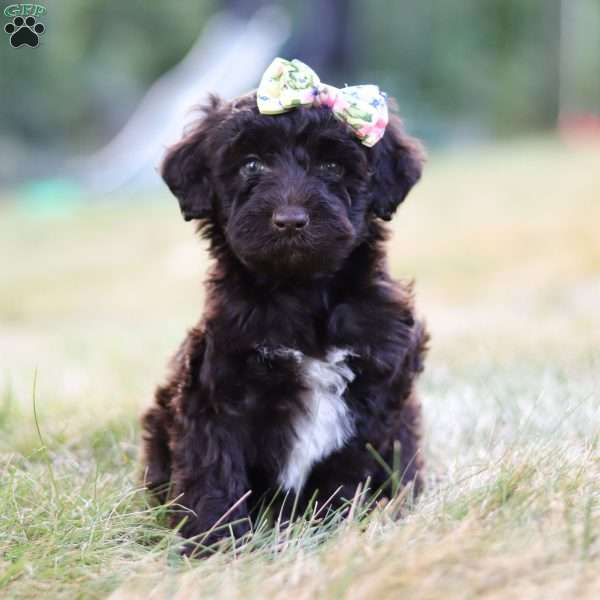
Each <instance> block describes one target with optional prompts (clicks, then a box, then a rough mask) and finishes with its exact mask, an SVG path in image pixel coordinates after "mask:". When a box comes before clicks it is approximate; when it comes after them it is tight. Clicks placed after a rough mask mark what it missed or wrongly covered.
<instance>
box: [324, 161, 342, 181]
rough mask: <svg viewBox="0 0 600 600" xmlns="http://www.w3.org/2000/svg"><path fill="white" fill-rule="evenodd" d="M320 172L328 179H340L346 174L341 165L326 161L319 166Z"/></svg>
mask: <svg viewBox="0 0 600 600" xmlns="http://www.w3.org/2000/svg"><path fill="white" fill-rule="evenodd" d="M318 169H319V172H320V173H322V174H323V175H326V176H328V177H333V178H335V179H339V178H340V177H341V176H342V175H343V174H344V167H342V165H340V164H339V163H336V162H333V161H331V160H326V161H323V162H321V163H319V164H318Z"/></svg>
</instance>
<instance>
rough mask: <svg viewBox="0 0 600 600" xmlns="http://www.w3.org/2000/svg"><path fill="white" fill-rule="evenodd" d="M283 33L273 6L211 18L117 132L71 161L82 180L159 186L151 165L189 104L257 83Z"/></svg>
mask: <svg viewBox="0 0 600 600" xmlns="http://www.w3.org/2000/svg"><path fill="white" fill-rule="evenodd" d="M289 33H290V24H289V19H288V17H287V15H286V14H285V12H283V11H282V10H281V9H280V8H278V7H275V6H269V7H264V8H262V9H260V10H259V11H257V12H256V14H255V15H254V16H253V17H252V18H251V19H250V20H248V21H245V20H242V19H240V18H238V17H235V16H234V15H232V14H231V13H219V14H217V15H215V16H213V17H211V19H210V21H209V22H208V23H207V25H206V27H205V28H204V31H203V33H202V35H201V36H200V37H199V38H198V40H197V41H196V43H195V44H194V46H193V47H192V48H191V50H190V51H189V52H188V54H187V55H186V56H185V58H184V59H183V60H182V61H181V62H180V63H179V64H178V65H177V66H175V67H174V68H173V69H171V70H170V71H169V72H167V73H165V74H164V75H163V76H162V77H160V79H158V80H157V81H156V83H154V84H153V85H152V87H151V88H150V89H149V90H148V92H147V93H146V95H145V96H144V98H143V100H142V101H141V103H140V105H139V106H138V108H137V109H136V111H135V112H134V113H133V115H132V116H131V118H130V119H129V121H128V122H127V123H126V124H125V126H124V127H123V129H121V131H120V132H119V133H118V134H117V135H116V136H115V138H114V139H113V140H111V141H110V142H109V143H108V144H107V145H106V146H105V147H104V148H102V149H101V150H99V151H98V152H96V153H95V154H93V155H91V156H88V157H85V158H84V159H82V160H80V161H77V163H76V164H73V165H72V166H73V167H74V170H75V171H77V173H78V176H79V178H80V179H81V182H82V184H83V185H84V186H85V187H86V188H88V190H89V191H91V192H92V193H99V194H102V193H109V192H112V191H114V190H116V189H117V188H120V187H122V186H124V185H125V184H127V183H129V182H132V181H133V180H135V182H136V183H139V184H143V185H152V184H158V183H159V181H160V179H159V177H158V176H157V174H156V167H157V165H158V164H159V162H160V160H161V158H162V156H163V154H164V150H165V148H166V146H168V145H169V144H172V143H173V142H175V141H177V140H178V139H179V138H180V137H181V134H182V131H183V129H184V127H185V124H186V122H187V121H188V120H189V119H190V115H191V110H190V109H191V108H193V107H194V106H195V105H198V104H199V103H201V102H203V101H204V100H205V99H206V98H207V96H208V94H209V93H210V92H215V93H217V94H219V95H220V96H223V97H224V98H231V97H234V96H237V95H239V94H241V93H242V92H245V91H249V90H250V89H253V88H255V87H256V86H257V84H258V81H259V79H260V76H261V75H262V73H263V71H264V69H265V68H266V67H267V65H268V64H269V63H270V62H271V60H272V59H273V57H274V56H275V55H276V54H277V51H278V50H279V48H280V47H281V46H282V44H283V43H284V42H285V41H286V39H287V38H288V36H289ZM191 116H192V117H193V114H192V115H191Z"/></svg>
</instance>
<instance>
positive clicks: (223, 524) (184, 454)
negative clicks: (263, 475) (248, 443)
mask: <svg viewBox="0 0 600 600" xmlns="http://www.w3.org/2000/svg"><path fill="white" fill-rule="evenodd" d="M236 429H237V428H236V427H235V425H234V424H232V423H217V422H215V421H203V422H199V421H196V420H194V421H191V422H190V421H187V423H186V426H185V430H183V431H180V432H179V434H178V435H177V444H176V446H175V448H174V453H173V489H172V496H173V498H174V499H175V501H176V503H177V505H178V506H179V507H180V508H179V509H178V510H177V511H175V512H174V514H173V516H172V525H173V526H179V532H180V533H181V535H183V536H184V537H186V538H190V537H194V538H195V539H194V542H193V543H190V544H189V545H187V546H186V547H185V548H184V550H183V551H184V553H186V554H194V555H198V554H199V553H203V552H202V549H201V548H202V547H207V546H211V545H213V544H214V543H215V542H218V541H219V540H221V539H223V538H226V537H231V536H232V535H233V537H234V538H239V537H241V536H243V535H244V533H246V532H247V531H248V530H249V528H250V522H249V515H248V504H247V501H246V494H247V492H248V491H249V490H248V477H247V472H246V465H245V460H244V453H243V448H242V443H241V436H240V435H239V434H238V433H236ZM197 544H200V545H201V546H200V547H199V548H198V547H197ZM198 550H199V551H198Z"/></svg>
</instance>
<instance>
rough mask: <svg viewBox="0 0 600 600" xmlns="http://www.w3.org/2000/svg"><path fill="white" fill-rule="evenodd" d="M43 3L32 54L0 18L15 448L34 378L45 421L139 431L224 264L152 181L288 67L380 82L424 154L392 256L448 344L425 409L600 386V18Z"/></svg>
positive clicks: (0, 343) (406, 4)
mask: <svg viewBox="0 0 600 600" xmlns="http://www.w3.org/2000/svg"><path fill="white" fill-rule="evenodd" d="M38 4H39V5H40V6H42V7H43V10H42V12H43V13H44V14H41V15H39V16H38V17H37V18H38V20H39V21H40V22H41V23H43V24H44V25H45V31H44V33H43V34H41V35H40V43H39V46H37V47H35V48H32V47H27V46H20V47H18V48H14V47H12V46H11V44H10V35H9V34H7V33H6V32H5V31H4V25H5V24H6V23H9V22H11V21H12V19H13V18H14V17H13V16H11V15H13V14H14V10H19V9H18V8H17V9H15V8H14V6H15V5H14V3H12V2H3V4H2V7H3V9H5V10H4V11H3V12H2V14H0V17H1V18H2V19H3V27H2V31H0V155H1V156H2V160H0V429H1V428H2V427H4V431H5V432H10V435H9V436H8V433H6V435H7V436H8V437H5V438H4V439H5V440H7V442H6V443H7V444H8V445H9V446H10V445H11V444H13V445H14V444H17V445H18V444H22V443H26V442H25V441H24V440H27V439H31V435H34V432H33V429H32V428H31V422H30V421H29V420H27V419H25V420H23V421H22V423H23V426H22V427H17V426H16V425H15V423H16V422H17V421H18V418H15V417H18V416H19V415H22V414H27V413H28V412H29V411H30V407H31V383H32V378H33V372H34V370H35V368H36V367H37V368H38V372H39V382H38V389H39V394H40V397H41V398H42V399H43V402H42V401H40V407H42V408H41V409H40V410H43V407H47V410H48V411H49V412H51V413H52V414H53V415H56V414H62V415H63V416H64V419H63V420H60V419H59V420H55V421H53V423H52V425H50V424H49V423H46V426H48V427H50V426H52V427H54V429H56V430H58V431H62V429H61V427H63V426H64V427H65V428H67V429H68V428H71V429H72V428H79V430H85V429H81V423H82V420H87V419H89V422H90V424H91V425H90V426H91V427H93V428H95V427H96V426H98V424H99V423H103V422H104V421H105V420H106V419H109V418H112V416H114V415H115V414H116V415H119V417H118V422H119V423H123V422H126V423H132V424H134V423H135V422H136V420H135V419H136V414H137V412H138V410H139V406H140V405H141V404H142V403H144V402H145V401H147V400H148V398H150V397H151V394H152V389H153V387H154V385H155V384H156V383H157V382H158V381H159V380H160V379H161V376H162V375H161V374H162V373H164V365H165V362H166V360H167V357H168V356H169V355H170V354H171V353H172V352H173V350H174V349H175V348H176V346H177V344H178V343H179V340H180V339H181V338H182V336H183V334H184V332H185V330H186V328H187V327H189V326H190V325H192V324H193V323H194V322H195V320H196V319H197V318H198V315H199V313H200V310H201V303H202V297H203V290H202V284H201V282H202V279H203V276H204V272H205V269H206V267H207V256H206V254H205V252H204V251H203V247H202V245H201V244H200V243H199V242H198V240H197V238H196V236H195V235H194V231H193V224H186V223H184V222H183V221H182V219H181V217H180V214H179V210H178V207H177V205H176V202H175V201H174V199H173V198H172V197H171V196H170V194H169V192H168V190H167V189H166V187H165V186H164V185H163V183H162V181H161V180H160V177H159V176H158V174H157V172H156V167H157V165H158V164H159V162H160V159H161V157H162V155H163V153H164V149H165V147H166V146H167V145H168V144H170V143H172V142H174V141H175V140H177V139H178V138H179V137H180V135H181V132H182V129H183V127H184V125H185V123H186V122H187V121H188V120H189V119H190V118H192V117H193V112H192V111H191V107H193V106H194V105H196V104H198V103H201V102H202V101H203V100H204V99H205V98H206V95H207V94H208V93H209V92H217V93H219V94H222V95H223V96H225V97H232V96H235V95H237V94H239V93H242V92H245V91H247V90H250V89H252V88H254V87H256V85H257V83H258V81H259V79H260V76H261V74H262V72H263V70H264V69H265V67H266V66H267V65H268V64H269V63H270V61H271V60H272V59H273V57H275V56H277V55H280V56H284V57H290V58H291V57H297V58H300V59H302V60H304V61H305V62H307V63H308V64H309V65H311V66H312V67H313V68H314V69H315V70H316V71H317V72H318V73H319V75H320V76H321V78H322V80H323V81H325V82H328V83H332V84H334V85H337V86H342V85H343V84H344V83H348V84H350V85H353V84H357V83H368V82H372V83H377V84H379V85H380V87H381V88H382V89H384V90H386V91H387V92H388V93H389V94H390V95H392V96H394V97H395V98H396V99H397V102H398V106H399V111H400V113H401V115H402V116H403V118H404V120H405V122H406V125H407V128H408V130H409V131H410V132H411V133H412V134H414V135H416V136H418V137H421V138H422V139H423V140H424V141H425V144H426V146H427V147H428V151H429V162H428V165H427V167H426V170H425V175H424V178H423V181H422V182H421V183H420V184H419V185H418V186H417V187H416V189H415V190H414V191H413V192H412V193H411V195H410V196H409V198H408V200H407V201H406V203H405V205H403V206H402V207H401V209H400V210H399V211H398V214H397V217H396V218H395V219H394V221H393V223H392V230H393V237H392V240H391V242H390V247H389V255H390V263H391V268H392V271H393V274H394V275H395V276H397V277H407V278H416V280H417V287H416V290H417V296H418V306H419V307H420V310H421V312H422V313H423V314H425V315H426V316H427V318H428V321H429V324H430V328H431V329H432V331H433V340H434V341H433V344H432V348H433V350H432V356H431V361H430V364H429V368H428V372H427V376H426V380H425V382H426V383H425V385H427V386H429V391H430V397H431V398H434V399H435V398H436V397H437V398H438V400H439V401H441V402H448V398H447V390H448V389H451V388H452V385H455V386H458V387H456V390H458V391H456V393H455V394H454V396H453V397H454V398H455V399H456V402H457V403H458V405H460V403H461V402H466V398H467V396H468V397H474V396H475V394H474V392H472V391H471V392H468V391H465V390H466V388H464V387H461V386H467V385H471V384H472V383H473V381H474V377H476V376H480V381H481V382H482V385H483V383H487V382H489V381H490V374H491V373H496V372H497V373H501V374H503V375H502V377H503V378H504V379H502V381H503V382H506V385H508V386H509V388H510V392H509V393H507V394H505V395H504V396H503V398H504V399H507V398H510V399H512V398H513V391H518V390H513V387H514V386H517V387H518V386H519V385H520V384H517V383H515V381H514V378H513V375H512V374H513V373H514V369H517V370H519V369H520V372H524V373H525V375H524V377H525V379H523V380H522V381H528V382H534V381H542V380H544V377H546V375H545V373H546V370H545V369H547V368H550V369H551V373H552V375H551V379H552V378H553V379H552V381H554V380H555V379H557V378H559V379H560V378H563V379H565V378H566V379H568V378H570V377H571V376H574V375H573V374H574V373H575V371H569V370H568V369H569V368H571V367H570V366H569V365H571V366H572V365H575V366H574V367H573V368H575V369H576V372H577V373H579V374H581V369H584V370H585V377H586V378H587V379H585V380H586V381H588V382H590V381H592V379H593V377H596V376H595V375H592V374H593V373H595V372H597V371H600V369H596V370H594V369H592V366H593V365H596V366H597V365H598V354H597V350H596V348H598V347H599V344H600V320H599V317H598V312H597V308H598V304H599V302H600V236H599V235H598V224H599V223H600V1H599V0H444V2H439V1H435V0H421V1H420V2H413V1H408V0H373V1H370V2H365V1H359V0H327V1H320V0H304V1H303V2H291V1H287V2H271V3H268V2H262V1H260V0H222V1H217V0H204V1H200V0H194V1H191V0H189V1H188V0H178V1H177V2H150V1H149V0H128V1H127V2H122V1H121V0H102V1H100V0H69V1H63V2H45V3H44V2H39V3H38ZM11 11H12V12H11ZM7 12H8V13H9V14H7ZM525 365H527V368H525ZM534 365H537V366H534ZM548 365H554V366H553V367H549V366H548ZM527 369H529V370H527ZM552 369H554V370H552ZM565 369H567V371H565ZM566 372H568V373H569V376H568V377H567V376H566V375H565V373H566ZM477 374H479V375H477ZM499 376H500V375H499ZM582 376H583V375H582ZM590 378H592V379H590ZM593 381H594V382H595V381H596V379H593ZM451 382H454V384H452V383H451ZM503 385H504V384H503ZM586 385H587V384H586ZM593 385H595V384H593ZM593 385H592V383H590V384H589V386H592V387H593ZM511 386H512V387H511ZM589 386H588V387H589ZM586 389H588V388H586ZM534 390H535V391H534ZM538 391H539V390H538V388H537V386H533V387H531V388H530V389H529V391H527V393H526V394H525V396H524V397H523V398H524V401H525V400H526V399H527V398H530V396H531V394H534V393H537V392H538ZM582 393H583V392H582ZM469 394H470V396H469ZM528 394H529V395H528ZM502 401H503V402H504V400H502ZM515 401H516V400H515ZM431 406H432V407H433V406H435V403H434V404H432V405H431ZM2 407H4V408H2ZM431 410H433V411H434V412H435V409H434V408H432V409H431ZM2 415H4V417H3V416H2ZM6 415H9V416H6ZM10 415H13V416H12V417H11V416H10ZM431 422H432V423H433V420H431ZM3 423H4V426H3V425H2V424H3ZM132 426H133V427H135V426H134V425H132ZM435 427H436V431H441V430H443V426H441V425H439V423H438V424H437V425H436V426H435ZM54 433H55V434H56V435H58V433H57V431H54ZM446 441H447V440H446ZM2 443H3V442H2V438H1V436H0V445H1V444H2Z"/></svg>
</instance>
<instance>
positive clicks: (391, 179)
mask: <svg viewBox="0 0 600 600" xmlns="http://www.w3.org/2000/svg"><path fill="white" fill-rule="evenodd" d="M373 151H374V152H373V163H372V167H371V169H372V174H373V175H372V179H371V186H372V194H373V195H372V204H371V209H372V210H373V212H374V213H375V214H376V215H377V216H378V217H379V218H381V219H383V220H385V221H389V220H391V218H392V215H393V214H394V212H395V210H396V209H397V208H398V205H399V204H400V203H401V202H402V201H403V200H404V198H406V196H407V194H408V192H409V191H410V190H411V188H412V187H413V185H415V183H417V181H419V179H420V177H421V171H422V169H423V163H424V161H425V153H424V151H423V147H422V146H421V144H420V143H419V142H418V141H417V140H415V139H414V138H411V137H410V136H408V135H407V134H406V133H405V132H404V127H403V125H402V121H401V120H400V119H399V118H398V117H397V116H396V115H390V121H389V123H388V126H387V128H386V131H385V134H384V136H383V138H382V139H381V141H380V142H379V143H377V144H376V145H375V146H374V148H373Z"/></svg>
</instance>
